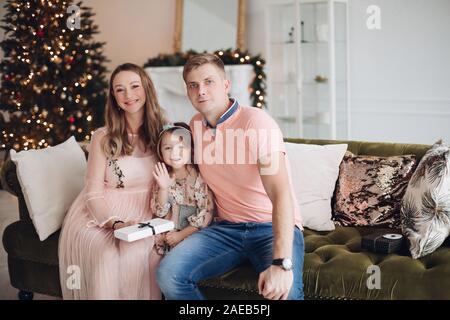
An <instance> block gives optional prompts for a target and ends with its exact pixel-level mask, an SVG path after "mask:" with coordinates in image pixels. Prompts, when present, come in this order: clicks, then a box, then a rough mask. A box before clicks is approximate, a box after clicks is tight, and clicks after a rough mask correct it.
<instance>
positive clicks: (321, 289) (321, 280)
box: [201, 227, 450, 299]
mask: <svg viewBox="0 0 450 320" xmlns="http://www.w3.org/2000/svg"><path fill="white" fill-rule="evenodd" d="M374 230H385V231H386V232H390V231H391V230H390V229H374V228H373V227H370V228H367V227H359V228H356V227H337V228H336V230H334V231H331V232H325V231H322V232H317V231H312V230H309V229H305V231H304V236H305V264H304V273H303V280H304V292H305V298H306V299H450V290H449V288H450V240H449V239H447V242H446V243H444V245H443V246H441V248H439V249H438V250H436V251H435V252H434V253H432V254H431V255H429V256H426V257H424V258H422V259H419V260H414V259H412V258H411V256H410V255H409V252H408V250H407V247H406V245H405V246H404V248H403V249H402V251H400V252H399V253H397V254H389V255H384V254H377V253H373V252H369V251H367V250H361V237H362V236H363V235H364V234H368V233H372V232H374ZM371 265H377V266H379V267H380V271H381V274H380V275H381V278H380V280H381V286H380V289H368V287H367V279H368V278H369V276H371V275H372V273H368V272H367V271H368V269H367V268H368V267H369V266H371ZM257 279H258V277H257V275H256V273H254V272H253V271H252V268H251V266H250V265H248V264H246V265H244V266H241V267H239V268H237V269H234V270H232V271H231V272H228V273H227V274H225V275H223V276H221V277H218V278H215V279H210V280H207V281H204V282H202V283H201V287H202V289H208V290H209V291H206V290H205V291H204V292H205V293H206V294H208V293H210V294H211V295H210V296H208V295H207V297H208V298H212V299H219V298H221V299H222V298H223V299H225V298H228V299H233V298H236V297H237V296H240V295H241V294H243V293H246V294H247V295H248V296H252V297H257ZM214 288H223V289H225V290H224V291H217V292H221V296H217V295H215V294H214V290H211V289H214ZM224 294H227V296H224Z"/></svg>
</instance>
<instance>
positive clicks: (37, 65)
mask: <svg viewBox="0 0 450 320" xmlns="http://www.w3.org/2000/svg"><path fill="white" fill-rule="evenodd" d="M5 8H6V9H7V12H6V14H5V17H4V18H3V19H2V25H1V27H2V28H3V29H4V30H5V39H4V40H3V41H2V42H1V43H0V46H1V48H2V49H3V52H4V58H3V61H2V62H1V63H0V73H1V87H0V111H2V112H0V128H1V135H0V137H1V143H0V149H7V150H8V149H11V148H14V149H16V150H21V149H25V150H27V149H30V148H44V147H47V146H49V145H55V144H58V143H60V142H62V141H64V140H66V139H67V138H69V137H70V136H71V135H73V136H75V138H76V139H77V140H78V141H83V140H89V138H90V135H91V133H92V131H93V130H94V129H95V128H97V127H98V126H100V125H101V124H102V121H103V109H104V105H105V92H106V88H107V82H106V79H105V73H106V68H105V67H104V63H105V62H106V59H105V57H104V55H103V45H104V43H101V42H96V41H94V39H93V35H94V34H96V33H98V28H97V26H95V25H94V23H93V20H92V17H93V15H94V14H93V13H92V12H91V9H90V8H88V7H84V6H82V2H78V3H76V4H73V2H72V1H71V0H64V1H62V0H28V1H19V0H8V1H7V3H6V5H5Z"/></svg>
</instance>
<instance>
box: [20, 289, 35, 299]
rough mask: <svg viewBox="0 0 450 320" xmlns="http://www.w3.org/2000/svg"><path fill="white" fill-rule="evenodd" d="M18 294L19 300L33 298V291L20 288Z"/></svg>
mask: <svg viewBox="0 0 450 320" xmlns="http://www.w3.org/2000/svg"><path fill="white" fill-rule="evenodd" d="M17 296H18V297H19V300H33V292H28V291H23V290H20V291H19V294H18V295H17Z"/></svg>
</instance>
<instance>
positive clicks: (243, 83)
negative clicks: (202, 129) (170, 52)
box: [145, 64, 255, 123]
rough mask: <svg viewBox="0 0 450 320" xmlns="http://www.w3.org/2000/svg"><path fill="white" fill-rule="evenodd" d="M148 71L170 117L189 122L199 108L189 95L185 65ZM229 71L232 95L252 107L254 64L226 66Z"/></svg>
mask: <svg viewBox="0 0 450 320" xmlns="http://www.w3.org/2000/svg"><path fill="white" fill-rule="evenodd" d="M145 71H146V72H147V73H148V74H149V75H150V77H151V79H152V81H153V83H154V85H155V89H156V94H157V95H158V101H159V103H160V105H161V107H162V108H164V109H165V110H166V112H167V115H168V117H169V120H170V121H173V122H175V121H183V122H186V123H189V121H190V120H191V118H192V116H194V115H195V114H196V113H197V111H196V110H195V109H194V107H193V106H192V104H191V102H190V101H189V99H188V97H187V93H186V85H185V83H184V80H183V67H148V68H145ZM225 72H226V74H227V78H228V79H229V80H230V81H231V89H230V92H229V95H230V97H232V98H236V99H237V100H238V102H239V103H240V104H242V105H246V106H250V105H251V104H252V102H251V97H250V92H249V90H248V87H249V85H250V84H251V82H252V81H253V78H254V77H255V73H254V69H253V66H252V65H250V64H241V65H226V66H225Z"/></svg>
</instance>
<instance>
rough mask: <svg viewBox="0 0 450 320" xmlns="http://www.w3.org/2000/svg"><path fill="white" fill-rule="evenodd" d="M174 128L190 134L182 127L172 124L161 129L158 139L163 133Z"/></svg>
mask: <svg viewBox="0 0 450 320" xmlns="http://www.w3.org/2000/svg"><path fill="white" fill-rule="evenodd" d="M174 128H176V129H184V130H186V131H187V132H189V133H190V131H189V130H188V129H186V128H185V127H182V126H176V125H174V124H173V123H167V124H165V125H163V128H162V130H161V132H160V133H159V137H161V136H162V134H163V133H164V132H166V131H167V130H171V129H174Z"/></svg>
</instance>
